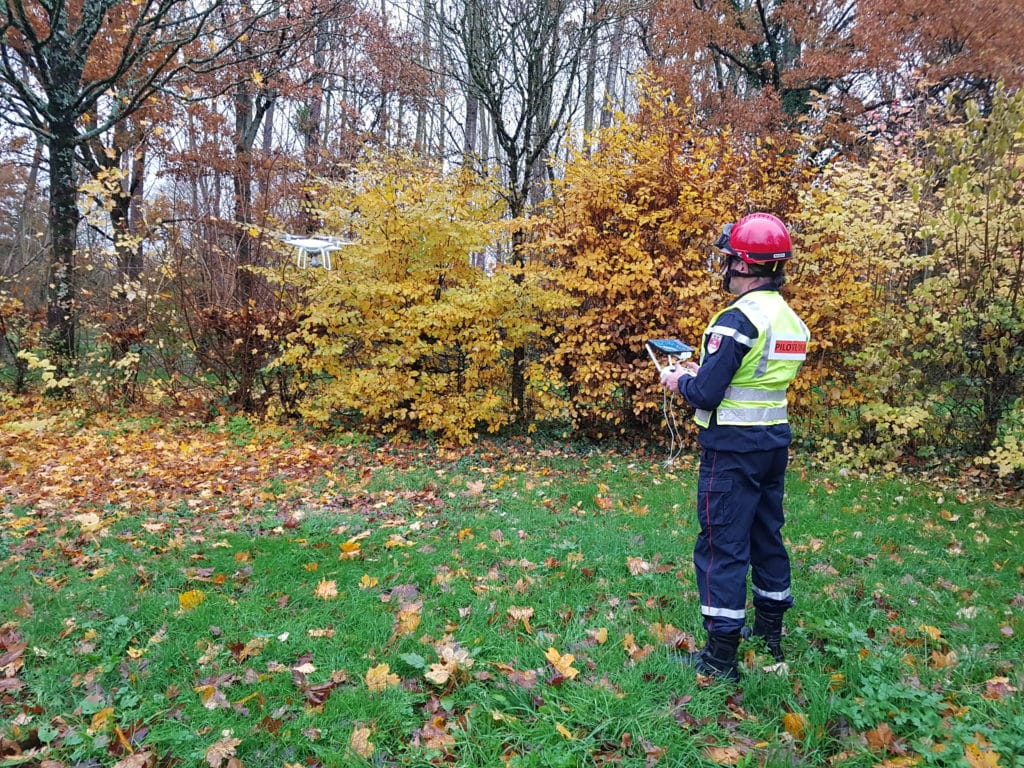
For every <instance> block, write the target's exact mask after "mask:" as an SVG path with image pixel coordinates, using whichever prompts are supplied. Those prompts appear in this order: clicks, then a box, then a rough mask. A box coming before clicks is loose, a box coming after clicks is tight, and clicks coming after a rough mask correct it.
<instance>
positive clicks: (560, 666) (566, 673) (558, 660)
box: [544, 648, 580, 680]
mask: <svg viewBox="0 0 1024 768" xmlns="http://www.w3.org/2000/svg"><path fill="white" fill-rule="evenodd" d="M544 658H546V659H547V660H548V663H549V664H550V665H551V666H552V667H554V668H555V671H556V672H558V674H560V675H561V676H562V677H566V678H568V679H569V680H573V679H575V677H576V675H578V674H579V673H580V671H579V670H578V669H576V668H575V667H573V665H572V663H573V662H574V661H576V657H575V656H573V655H572V654H571V653H567V654H565V655H564V656H563V655H562V654H560V653H559V652H558V651H557V650H555V649H554V648H548V652H547V653H545V654H544Z"/></svg>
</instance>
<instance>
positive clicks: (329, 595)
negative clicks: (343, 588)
mask: <svg viewBox="0 0 1024 768" xmlns="http://www.w3.org/2000/svg"><path fill="white" fill-rule="evenodd" d="M313 594H314V595H315V596H317V597H319V598H320V599H321V600H333V599H334V598H336V597H337V596H338V583H337V582H336V581H334V579H323V580H321V581H320V583H319V584H317V585H316V589H314V590H313Z"/></svg>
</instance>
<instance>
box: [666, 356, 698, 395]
mask: <svg viewBox="0 0 1024 768" xmlns="http://www.w3.org/2000/svg"><path fill="white" fill-rule="evenodd" d="M698 370H700V366H698V365H697V364H696V363H695V362H693V361H692V360H687V361H686V362H685V363H679V364H678V365H674V366H672V367H671V368H665V369H664V370H663V371H662V372H661V385H662V386H663V387H665V389H667V390H668V391H669V392H678V391H679V380H680V379H681V378H683V376H696V375H697V371H698Z"/></svg>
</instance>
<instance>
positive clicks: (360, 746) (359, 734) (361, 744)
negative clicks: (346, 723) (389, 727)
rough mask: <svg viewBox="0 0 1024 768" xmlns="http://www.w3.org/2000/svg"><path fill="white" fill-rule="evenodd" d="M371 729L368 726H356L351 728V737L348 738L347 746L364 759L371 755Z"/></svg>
mask: <svg viewBox="0 0 1024 768" xmlns="http://www.w3.org/2000/svg"><path fill="white" fill-rule="evenodd" d="M372 733H373V731H372V730H370V729H369V728H366V727H363V726H358V727H356V728H353V729H352V737H351V738H350V739H349V742H348V743H349V746H350V747H352V751H353V752H355V753H356V754H357V755H359V756H360V757H362V758H363V759H365V760H369V759H370V758H371V757H372V756H373V750H374V745H373V742H371V741H370V736H371V735H372Z"/></svg>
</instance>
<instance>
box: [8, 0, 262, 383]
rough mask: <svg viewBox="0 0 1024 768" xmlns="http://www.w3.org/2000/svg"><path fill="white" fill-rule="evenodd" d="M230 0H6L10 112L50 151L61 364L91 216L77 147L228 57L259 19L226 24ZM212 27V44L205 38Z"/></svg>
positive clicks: (53, 321) (52, 302)
mask: <svg viewBox="0 0 1024 768" xmlns="http://www.w3.org/2000/svg"><path fill="white" fill-rule="evenodd" d="M227 2H228V0H206V2H198V3H196V2H191V1H190V0H139V1H138V2H127V1H126V0H68V1H60V0H4V2H3V4H2V5H0V104H2V105H3V107H4V109H3V110H0V114H2V116H3V119H5V120H7V121H8V122H11V123H13V124H14V125H16V126H19V127H22V128H27V129H28V130H30V131H32V132H33V133H35V134H36V135H37V136H39V137H40V139H41V140H42V141H43V143H44V144H45V145H46V147H47V150H48V159H49V170H50V202H49V206H50V220H49V227H50V239H51V244H52V252H51V256H50V269H49V272H50V275H49V280H48V285H49V295H48V307H47V326H48V328H49V332H50V346H51V353H52V354H53V356H54V358H55V360H54V363H55V364H56V365H57V366H58V369H59V370H61V371H65V370H67V369H68V368H69V367H70V365H71V363H72V361H73V359H74V357H75V355H76V329H77V318H76V306H75V302H76V293H77V291H76V274H75V271H76V261H75V248H76V243H77V229H78V224H79V220H80V217H81V213H80V209H79V207H78V199H77V194H78V175H77V172H76V154H77V153H78V151H79V150H80V148H81V147H82V146H83V145H84V144H85V143H87V142H89V141H91V140H92V139H93V138H95V137H96V136H99V135H102V134H104V133H105V132H107V131H109V130H110V129H111V128H112V127H113V126H115V125H117V124H119V123H121V122H122V121H124V120H126V119H127V118H128V117H129V116H131V115H132V114H134V113H136V112H137V111H138V110H139V109H141V108H142V107H143V106H144V105H145V104H146V103H147V100H148V99H150V98H151V97H154V96H156V95H157V94H158V93H159V92H160V91H162V90H163V89H164V88H165V87H166V86H167V84H168V83H169V82H170V81H172V80H173V79H174V78H176V77H178V76H179V75H180V74H182V73H191V72H194V71H195V70H197V69H209V68H211V67H216V66H217V65H218V62H219V60H220V56H221V55H222V54H223V52H224V51H225V50H227V49H230V48H233V47H234V46H235V45H237V43H238V41H239V40H240V39H243V38H244V36H245V34H246V33H247V31H248V26H249V25H248V24H243V25H238V26H234V27H232V28H230V29H223V28H221V27H220V23H219V15H220V12H221V11H222V9H223V8H224V7H225V6H226V5H227ZM266 5H269V6H271V7H272V6H274V5H276V4H275V3H268V4H266ZM250 8H252V9H253V10H250V11H249V18H250V19H255V18H258V16H259V15H260V14H261V13H264V12H266V10H267V9H266V8H261V4H256V5H255V6H250ZM204 35H209V36H208V37H207V40H208V41H209V44H208V45H202V46H199V45H195V43H196V42H197V41H198V40H199V39H200V37H202V36H204ZM112 95H113V96H112Z"/></svg>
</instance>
